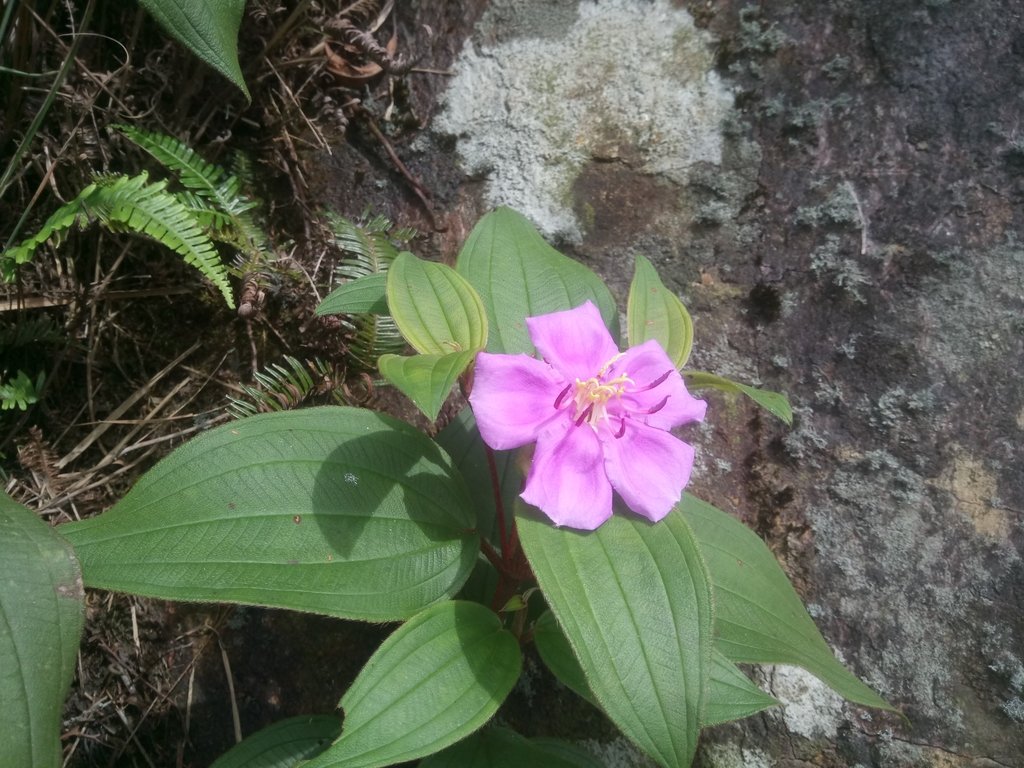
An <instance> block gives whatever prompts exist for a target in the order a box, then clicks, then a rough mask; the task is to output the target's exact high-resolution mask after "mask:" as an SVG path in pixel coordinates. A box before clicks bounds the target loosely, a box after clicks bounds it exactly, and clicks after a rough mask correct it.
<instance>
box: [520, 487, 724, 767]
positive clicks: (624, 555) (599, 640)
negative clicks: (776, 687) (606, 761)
mask: <svg viewBox="0 0 1024 768" xmlns="http://www.w3.org/2000/svg"><path fill="white" fill-rule="evenodd" d="M516 520H517V522H518V525H519V535H520V538H521V541H522V544H523V549H524V551H525V552H526V555H527V557H528V558H529V560H530V564H531V566H533V572H534V574H536V576H537V581H538V582H539V584H540V587H541V589H542V591H543V592H544V596H545V598H547V601H548V604H549V605H550V606H551V610H552V611H553V612H554V614H555V616H556V618H557V619H558V623H559V625H560V626H561V627H562V630H563V631H564V632H565V636H566V638H567V639H568V641H569V644H570V646H571V647H572V649H573V653H574V655H575V656H576V659H577V660H578V661H579V664H580V667H581V668H582V669H583V673H584V675H585V677H586V680H587V683H588V686H589V688H590V690H591V691H592V692H593V693H594V697H595V698H596V699H597V700H598V702H599V703H600V704H601V708H602V709H603V710H604V712H605V713H606V714H607V715H608V716H609V717H610V718H611V719H612V720H613V721H614V722H615V724H616V725H617V726H619V728H620V729H621V730H622V732H623V733H625V734H626V736H628V737H629V738H630V739H632V740H633V741H634V742H635V743H636V744H637V745H638V746H640V747H641V748H642V749H643V750H644V751H646V752H647V753H648V754H649V755H650V756H651V757H653V758H654V759H655V760H656V761H657V762H658V763H659V764H660V765H662V766H666V768H685V766H689V765H690V761H691V760H692V759H693V754H694V750H695V749H696V746H697V736H698V733H699V731H700V725H701V717H702V713H703V710H704V707H705V704H706V690H707V682H708V673H709V667H710V663H711V648H712V634H711V627H712V601H711V584H710V579H709V577H708V573H707V568H706V566H705V565H704V561H703V559H702V558H701V555H700V552H699V550H698V548H697V543H696V541H695V540H694V538H693V536H692V534H691V533H690V529H689V526H688V525H687V524H686V521H685V520H684V519H683V517H682V516H681V515H679V514H678V513H676V512H673V513H671V514H669V515H668V516H667V517H666V518H665V519H663V520H662V521H661V522H659V523H657V524H654V525H652V524H650V523H648V522H647V521H646V520H641V519H640V518H638V517H636V516H634V515H622V514H615V515H613V516H612V518H611V519H610V520H608V522H606V523H605V524H604V525H602V526H601V527H600V528H598V529H597V530H596V531H590V532H587V533H581V532H579V531H573V530H569V529H563V528H556V527H554V526H552V525H551V524H550V523H548V522H545V521H542V520H540V519H538V518H537V517H536V516H535V513H534V512H533V511H532V510H530V509H529V508H528V507H527V506H526V505H524V504H519V505H517V510H516Z"/></svg>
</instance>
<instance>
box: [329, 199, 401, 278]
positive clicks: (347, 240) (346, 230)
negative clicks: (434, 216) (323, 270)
mask: <svg viewBox="0 0 1024 768" xmlns="http://www.w3.org/2000/svg"><path fill="white" fill-rule="evenodd" d="M327 222H328V225H329V226H330V228H331V233H332V234H333V235H334V245H335V246H336V247H337V248H338V249H339V250H341V251H343V252H344V253H345V254H346V258H345V260H344V261H342V262H341V264H339V265H338V266H337V267H336V268H335V272H336V274H337V275H338V277H341V278H348V279H355V278H357V277H362V276H363V275H372V274H377V273H378V272H386V271H387V268H388V266H389V265H390V264H391V262H393V261H394V260H395V258H396V257H397V256H398V254H399V251H400V250H401V249H402V247H403V246H404V245H405V244H406V243H408V241H409V240H411V239H412V238H413V237H414V236H415V234H416V233H415V230H408V229H402V230H392V227H391V222H390V221H389V220H388V219H387V218H386V217H384V216H377V217H375V218H373V219H371V220H370V221H368V222H365V223H362V224H357V223H355V222H353V221H350V220H348V219H346V218H344V217H342V216H339V215H338V214H336V213H332V212H328V213H327Z"/></svg>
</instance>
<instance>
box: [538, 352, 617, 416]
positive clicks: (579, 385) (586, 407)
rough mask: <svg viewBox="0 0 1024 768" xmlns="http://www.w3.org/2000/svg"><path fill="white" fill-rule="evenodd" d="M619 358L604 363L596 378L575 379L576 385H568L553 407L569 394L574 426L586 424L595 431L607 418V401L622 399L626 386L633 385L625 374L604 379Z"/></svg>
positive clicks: (559, 404) (557, 405) (558, 405)
mask: <svg viewBox="0 0 1024 768" xmlns="http://www.w3.org/2000/svg"><path fill="white" fill-rule="evenodd" d="M620 357H622V353H621V352H620V353H619V354H617V355H616V356H615V357H613V358H612V359H611V360H609V361H608V362H607V363H605V364H604V365H603V366H602V367H601V370H599V371H598V372H597V375H596V376H591V377H590V378H589V379H586V380H582V379H576V383H575V384H570V385H569V386H568V387H567V388H566V390H565V391H564V392H563V393H562V395H560V396H559V398H558V401H557V402H556V404H555V407H556V408H557V407H560V406H561V404H562V402H564V401H565V400H566V399H568V398H567V397H566V395H569V394H570V392H571V398H572V402H573V404H574V405H575V413H574V415H573V419H574V420H575V422H576V426H580V425H581V424H583V423H584V422H586V423H587V424H589V425H590V426H591V427H593V428H594V429H596V428H597V425H598V424H600V423H601V422H602V421H604V420H605V419H607V418H608V403H609V401H610V400H612V399H615V398H619V397H622V395H623V393H625V391H626V388H627V386H629V385H631V384H633V380H632V379H631V378H629V376H628V375H627V374H625V373H622V374H619V375H618V376H616V377H615V378H611V379H609V378H606V376H607V375H608V369H609V368H611V366H612V365H613V364H614V363H615V361H616V360H618V359H619V358H620Z"/></svg>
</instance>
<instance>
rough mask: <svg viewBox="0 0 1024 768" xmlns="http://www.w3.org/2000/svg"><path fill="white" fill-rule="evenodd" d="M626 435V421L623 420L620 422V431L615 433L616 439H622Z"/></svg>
mask: <svg viewBox="0 0 1024 768" xmlns="http://www.w3.org/2000/svg"><path fill="white" fill-rule="evenodd" d="M624 434H626V419H625V418H623V419H622V420H621V421H620V422H619V431H618V432H616V433H615V439H616V440H618V439H620V438H621V437H622V436H623V435H624Z"/></svg>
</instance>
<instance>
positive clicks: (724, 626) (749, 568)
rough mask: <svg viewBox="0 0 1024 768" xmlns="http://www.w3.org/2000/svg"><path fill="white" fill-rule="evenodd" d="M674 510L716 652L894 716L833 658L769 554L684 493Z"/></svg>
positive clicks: (741, 528) (758, 542)
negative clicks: (705, 595) (689, 546)
mask: <svg viewBox="0 0 1024 768" xmlns="http://www.w3.org/2000/svg"><path fill="white" fill-rule="evenodd" d="M678 509H680V510H681V511H682V513H683V515H684V516H685V517H686V519H687V521H689V523H690V526H691V528H693V531H694V534H695V535H696V537H697V541H698V542H699V543H700V548H701V552H703V554H704V557H705V559H706V560H707V563H708V568H709V570H710V571H711V579H712V582H713V584H714V593H715V609H716V614H715V618H716V624H715V630H716V632H717V634H718V638H717V647H718V649H719V650H721V651H722V653H723V654H725V656H726V657H727V658H729V659H730V660H731V661H736V662H746V663H752V664H796V665H798V666H801V667H803V668H804V669H806V670H807V671H808V672H810V673H811V674H813V675H815V676H817V677H818V678H820V679H821V680H822V681H823V682H825V683H826V684H828V685H829V686H831V687H832V688H833V689H834V690H835V691H836V692H837V693H839V694H841V695H842V696H845V697H846V698H847V699H849V700H850V701H853V702H856V703H857V704H863V705H864V706H868V707H877V708H879V709H888V710H892V711H896V710H894V708H893V707H891V706H890V705H889V704H887V703H886V702H885V700H884V699H882V698H881V697H880V696H879V695H878V694H877V693H875V692H874V691H872V690H871V689H870V688H868V687H867V686H866V685H864V683H862V682H861V681H860V680H858V679H857V678H856V677H854V676H853V675H852V674H850V672H849V671H847V669H846V668H845V667H844V666H843V665H842V664H840V663H839V662H838V661H837V660H836V657H835V656H834V655H833V654H832V650H831V649H830V648H829V647H828V644H827V643H826V642H825V639H824V638H823V637H822V636H821V633H820V632H819V631H818V628H817V627H816V626H815V625H814V621H813V620H812V619H811V617H810V616H809V615H808V613H807V610H806V609H805V608H804V606H803V603H801V602H800V598H799V597H798V596H797V594H796V591H795V590H794V589H793V586H792V585H791V584H790V583H789V579H787V578H786V574H785V573H784V572H783V570H782V568H781V567H779V564H778V562H777V561H776V560H775V556H774V555H772V553H771V550H769V549H768V547H767V546H765V544H764V542H763V541H761V539H759V538H758V537H757V535H756V534H755V533H754V532H753V531H751V530H750V529H749V528H747V527H746V526H745V525H743V524H742V523H741V522H739V521H738V520H736V519H734V518H733V517H731V516H730V515H727V514H726V513H725V512H722V511H721V510H720V509H716V508H715V507H713V506H711V505H710V504H707V503H705V502H703V501H701V500H700V499H697V498H695V497H693V496H691V495H689V494H683V500H682V501H681V502H680V504H679V507H678Z"/></svg>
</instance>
